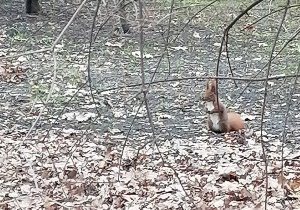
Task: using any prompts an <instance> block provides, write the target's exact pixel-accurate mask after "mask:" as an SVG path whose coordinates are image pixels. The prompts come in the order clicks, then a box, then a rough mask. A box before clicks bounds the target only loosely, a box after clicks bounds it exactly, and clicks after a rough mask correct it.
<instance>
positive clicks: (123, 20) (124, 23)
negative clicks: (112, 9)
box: [119, 0, 130, 34]
mask: <svg viewBox="0 0 300 210" xmlns="http://www.w3.org/2000/svg"><path fill="white" fill-rule="evenodd" d="M125 7H126V4H125V0H121V2H120V3H119V16H120V22H121V26H122V29H123V32H124V34H126V33H130V24H129V23H128V21H127V18H126V8H125Z"/></svg>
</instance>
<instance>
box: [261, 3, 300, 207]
mask: <svg viewBox="0 0 300 210" xmlns="http://www.w3.org/2000/svg"><path fill="white" fill-rule="evenodd" d="M289 4H290V0H287V2H286V8H285V10H284V13H283V16H282V19H281V22H280V24H279V27H278V30H277V33H276V36H275V39H274V43H273V46H272V50H271V52H270V58H269V65H268V69H267V72H266V80H265V85H264V86H265V91H264V101H263V106H262V112H261V124H260V140H261V148H262V152H263V161H264V162H265V173H266V176H265V179H266V186H265V187H266V189H265V210H267V207H268V186H269V183H268V160H267V156H266V151H265V142H264V139H263V134H262V133H263V124H264V116H265V109H266V103H267V93H268V80H269V75H270V70H271V63H272V61H271V60H272V57H273V53H274V51H275V47H276V43H277V41H278V37H279V34H280V32H281V28H282V25H283V22H284V20H285V17H286V14H287V10H288V8H287V7H288V5H289ZM297 76H298V75H297Z"/></svg>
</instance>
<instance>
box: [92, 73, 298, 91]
mask: <svg viewBox="0 0 300 210" xmlns="http://www.w3.org/2000/svg"><path fill="white" fill-rule="evenodd" d="M296 76H297V75H295V74H292V75H284V74H283V75H275V76H271V77H269V81H270V80H279V79H286V78H294V77H296ZM152 77H153V76H152ZM207 79H221V80H240V81H252V82H261V81H265V80H266V78H265V77H262V78H249V77H222V76H221V77H213V76H211V77H183V78H174V79H165V80H156V81H150V82H145V85H149V86H150V85H154V84H159V83H167V82H175V81H187V80H207ZM139 86H142V84H141V83H138V84H129V85H124V86H119V87H112V88H107V89H103V90H96V91H97V93H98V94H99V93H103V92H106V91H113V90H119V89H125V88H132V87H139Z"/></svg>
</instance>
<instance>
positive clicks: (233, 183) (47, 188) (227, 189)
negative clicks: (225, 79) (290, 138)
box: [0, 129, 300, 209]
mask: <svg viewBox="0 0 300 210" xmlns="http://www.w3.org/2000/svg"><path fill="white" fill-rule="evenodd" d="M91 132H92V131H91ZM18 133H19V132H12V133H4V131H1V143H0V153H1V169H0V175H1V187H0V188H1V189H0V192H1V194H0V198H1V203H0V204H1V208H2V209H18V208H21V207H22V208H23V209H27V208H30V209H39V208H45V209H57V208H58V209H61V208H66V209H68V208H70V209H153V208H155V209H253V208H255V209H260V208H262V207H263V205H264V204H263V202H264V199H265V181H264V177H265V173H264V163H263V162H262V161H261V159H262V157H261V156H262V151H261V145H260V143H259V142H257V138H256V137H255V134H253V136H251V137H245V135H243V134H233V133H231V134H227V135H226V136H223V137H218V136H213V134H211V133H210V134H209V133H207V132H204V131H203V134H202V135H201V136H198V137H195V138H191V139H183V138H178V139H175V138H174V139H172V140H166V141H164V142H159V152H158V150H157V149H155V147H153V146H152V145H151V144H150V145H149V146H146V147H145V148H144V149H142V150H141V151H140V153H139V154H137V150H136V147H132V146H130V145H128V146H127V147H126V148H125V150H124V156H123V159H122V161H121V162H120V157H121V151H120V148H121V147H120V146H119V145H117V146H114V145H111V144H108V142H109V141H111V142H116V141H120V142H123V141H124V138H125V136H124V135H123V134H121V133H119V131H118V130H114V131H112V132H111V133H110V134H109V135H108V136H109V137H108V136H106V137H105V138H102V137H97V136H89V137H88V136H85V137H83V136H82V135H81V134H80V131H76V130H71V129H66V130H61V131H56V132H55V134H54V133H53V134H52V135H51V137H50V138H47V139H45V141H46V142H47V143H46V144H44V143H32V142H40V141H37V139H36V140H35V141H34V139H32V140H31V141H28V143H27V142H26V144H24V145H21V144H20V143H21V140H20V138H18V137H17V135H18ZM37 138H38V137H37ZM40 138H41V137H40ZM265 138H266V139H268V140H269V141H273V142H272V144H271V146H270V147H268V157H269V167H268V173H269V188H268V193H267V195H268V204H269V208H268V209H285V208H287V207H286V206H288V207H289V206H293V207H296V206H299V185H300V181H299V168H300V166H299V164H298V161H296V160H297V159H298V158H299V157H300V153H299V147H296V148H294V149H293V150H290V149H285V150H284V157H285V159H286V160H285V161H284V164H285V173H284V176H283V178H282V177H281V176H280V175H279V174H280V173H279V172H280V170H281V168H280V166H281V161H279V160H280V158H281V153H280V151H279V150H278V149H279V148H280V146H281V143H280V142H279V141H278V139H276V138H274V137H272V136H265ZM241 139H242V141H241ZM297 171H298V172H297ZM282 184H283V186H284V188H285V190H283V189H282V187H281V185H282ZM284 191H285V192H286V196H284V194H283V192H284Z"/></svg>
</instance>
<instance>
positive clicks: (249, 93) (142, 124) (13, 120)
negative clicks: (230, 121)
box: [0, 0, 300, 210]
mask: <svg viewBox="0 0 300 210" xmlns="http://www.w3.org/2000/svg"><path fill="white" fill-rule="evenodd" d="M8 2H9V1H8ZM2 6H3V8H4V10H3V12H4V13H5V15H1V16H0V21H1V25H2V26H3V27H1V29H0V30H1V33H0V40H1V44H2V45H1V51H0V56H6V55H10V54H13V53H17V52H23V51H28V50H34V49H41V48H46V47H49V46H50V45H51V43H52V42H53V41H54V40H55V38H56V36H57V35H58V33H59V32H60V31H61V30H62V28H63V27H64V25H65V24H66V23H67V21H68V20H69V18H70V17H71V15H72V14H73V13H74V11H75V9H76V5H69V4H64V5H52V4H49V3H47V2H46V1H43V4H42V7H43V8H44V9H45V11H51V12H52V13H47V14H42V15H40V16H37V17H35V18H34V17H30V18H28V17H25V16H24V14H23V9H24V8H23V1H21V0H19V1H11V2H9V4H3V5H2ZM108 6H111V5H108ZM146 6H147V8H148V9H149V10H148V11H147V12H148V15H149V16H151V17H152V18H153V19H155V18H157V20H160V19H161V18H162V17H164V15H165V14H164V12H166V11H168V9H169V5H166V7H163V8H160V6H161V5H160V4H154V3H153V2H149V4H147V5H146ZM178 6H180V7H183V6H186V5H178ZM202 6H203V5H202V4H200V5H197V6H188V7H183V8H186V9H184V10H181V9H180V7H178V8H179V10H178V11H176V13H175V15H174V19H173V21H172V22H171V37H172V38H174V37H175V36H176V35H177V32H178V31H179V30H180V29H181V27H182V26H183V25H184V24H185V23H186V20H187V17H190V16H191V15H192V14H194V13H195V12H196V9H199V8H201V7H202ZM224 6H226V8H227V10H228V11H231V12H232V13H230V14H227V13H226V14H224V12H223V11H224V8H223V7H224ZM240 6H241V7H243V6H245V5H244V2H243V1H241V2H240V1H237V2H236V4H232V3H230V1H223V2H221V3H220V4H219V5H215V6H214V7H212V8H211V9H209V10H207V11H205V12H203V13H200V14H199V15H198V16H197V18H195V19H194V20H193V21H191V22H190V24H189V25H188V26H187V27H186V28H185V30H184V31H183V32H182V34H181V36H179V38H178V40H177V41H176V42H175V43H172V44H171V45H170V47H169V59H170V63H168V60H167V59H163V61H162V62H161V66H160V68H159V69H158V71H157V72H156V74H155V80H165V79H176V78H182V77H193V76H197V77H201V76H211V75H214V71H215V66H216V57H217V53H218V50H219V46H220V40H221V36H222V32H223V29H224V28H222V27H221V26H222V25H223V23H224V22H230V21H232V20H233V18H234V17H235V15H236V14H238V13H239V12H240V8H239V7H240ZM263 6H264V5H262V9H261V10H260V9H258V10H254V12H253V13H250V15H249V16H246V18H243V19H242V20H241V21H240V22H239V23H238V25H237V26H236V27H235V28H233V30H232V32H231V33H232V34H231V36H230V45H229V49H230V51H229V56H230V59H231V65H232V67H233V69H234V74H235V76H253V74H256V73H257V72H259V70H260V68H261V67H262V66H263V65H264V64H265V63H266V62H267V61H268V53H267V52H268V49H269V48H270V46H271V45H272V38H273V37H274V34H275V33H276V27H275V26H273V25H272V24H273V23H277V22H278V21H279V18H278V17H277V16H275V17H274V16H271V17H270V18H269V19H267V20H266V19H265V20H264V21H262V22H261V23H259V24H256V25H254V26H253V27H252V26H251V27H247V30H242V29H243V28H244V27H245V26H247V24H248V23H251V22H253V21H254V20H255V18H256V17H259V15H260V13H264V12H266V9H265V7H263ZM275 6H276V5H275ZM157 7H159V8H157ZM95 8H96V6H95V2H92V1H91V2H89V3H88V4H87V6H86V7H85V8H84V10H83V12H82V13H80V15H79V17H78V18H77V19H76V20H75V21H74V23H73V24H72V25H71V27H70V28H69V30H68V31H67V32H66V34H65V37H64V38H63V41H62V42H61V43H60V44H59V45H58V46H57V47H56V52H57V57H56V59H57V63H58V70H57V78H56V81H55V86H54V92H53V95H52V98H51V100H50V101H49V102H48V104H45V103H44V101H45V99H46V96H47V94H48V93H49V87H50V86H51V83H52V77H53V69H54V64H53V57H52V55H51V54H50V53H48V52H45V53H42V54H33V55H24V56H20V57H18V58H17V59H12V60H9V61H8V62H3V63H1V65H0V66H1V67H0V76H1V80H0V106H1V109H0V115H1V118H0V208H1V209H51V210H53V209H262V208H264V200H265V196H266V195H267V196H268V200H267V201H268V209H288V208H290V209H297V208H298V207H299V206H300V203H299V185H300V180H299V178H300V177H299V176H300V172H299V171H300V170H299V168H300V165H299V159H300V153H299V151H300V150H299V139H300V137H299V136H300V132H299V128H300V121H299V117H300V115H299V107H300V106H299V88H298V87H297V88H296V91H295V94H294V95H293V98H292V105H291V109H290V112H289V118H288V121H287V125H286V127H287V128H288V129H287V135H286V136H285V137H286V144H285V145H283V146H284V150H283V158H284V161H283V164H284V173H283V176H281V148H282V140H283V136H282V130H283V127H284V126H285V125H284V117H285V114H286V109H287V106H288V104H287V98H288V97H289V94H290V89H291V84H292V83H293V80H291V79H285V80H278V81H270V82H269V83H268V88H269V93H268V103H267V107H266V113H265V123H264V132H263V139H264V141H265V142H266V154H267V159H268V177H269V180H268V184H269V188H268V190H267V194H266V193H265V184H266V183H265V175H266V174H265V168H264V162H263V158H262V149H261V144H260V115H261V106H262V100H263V93H264V87H263V83H262V82H261V83H253V84H251V85H250V86H249V88H248V89H247V90H246V91H245V92H244V94H243V95H242V96H239V93H240V92H241V90H242V89H243V88H244V87H245V85H246V82H238V87H235V86H234V85H233V83H232V82H231V81H220V86H219V90H220V97H221V99H222V100H223V102H224V103H225V104H226V105H227V107H228V108H229V109H230V110H233V111H239V112H241V113H242V115H243V117H246V118H249V119H251V120H252V121H250V122H249V121H247V122H246V125H247V128H246V129H245V130H244V131H243V132H241V133H230V134H226V135H225V136H224V135H215V134H213V133H210V132H208V131H207V129H206V114H205V113H204V109H203V107H204V106H203V102H202V101H201V96H202V95H203V92H204V88H205V81H202V80H195V79H194V80H184V81H172V82H160V83H157V84H154V85H151V86H150V88H149V93H148V100H149V105H150V112H151V115H152V117H153V122H154V129H155V134H156V136H155V137H156V138H155V139H156V140H157V141H156V142H157V146H156V145H154V144H153V142H152V137H153V134H152V132H151V127H150V125H149V123H148V118H147V112H146V109H145V107H144V106H142V108H141V109H139V106H140V105H141V103H142V101H143V97H142V94H139V95H138V93H139V91H140V87H125V88H117V87H120V86H126V85H130V84H137V83H139V82H140V63H139V58H138V55H139V51H138V49H139V46H138V42H137V39H136V37H138V31H136V32H133V33H132V34H131V35H127V36H124V37H122V35H121V36H116V37H115V36H111V33H112V32H113V30H114V28H115V27H119V25H118V19H113V18H112V21H111V22H109V24H107V25H105V26H104V27H103V28H102V29H101V30H100V33H99V34H100V35H99V38H98V40H97V42H96V43H94V45H93V48H92V53H91V56H92V60H91V76H92V86H93V94H94V95H93V98H92V97H91V92H90V89H89V87H88V86H87V85H84V84H85V83H86V74H87V72H86V60H87V57H88V48H87V47H88V42H87V40H88V38H89V33H87V31H89V28H90V25H91V19H92V17H93V11H94V9H95ZM101 9H102V10H101V12H100V13H101V15H102V16H101V15H100V16H99V20H98V22H97V26H99V25H100V23H102V21H103V20H105V19H106V18H107V16H105V15H107V14H109V13H107V10H108V9H109V8H108V9H107V8H105V7H101ZM131 9H133V10H134V8H131ZM271 9H274V8H271ZM290 11H291V12H290V13H289V15H290V17H293V14H294V13H295V14H299V13H297V11H295V10H290ZM134 12H135V11H133V12H132V14H135V13H134ZM215 12H216V13H218V15H215V16H212V15H211V14H212V13H215ZM133 16H134V15H133ZM275 20H276V21H277V22H276V21H275ZM113 21H115V22H113ZM294 22H295V23H297V19H293V18H290V19H289V23H290V24H286V25H285V28H286V30H285V31H284V32H282V33H281V37H280V41H279V46H282V44H283V42H284V40H286V39H287V38H289V37H290V35H291V33H292V32H293V30H294V29H295V26H297V24H294ZM49 23H50V24H49ZM150 23H151V21H150ZM134 24H136V23H134ZM134 24H133V26H134ZM293 24H294V25H293ZM166 28H167V22H163V23H162V24H159V25H157V26H156V28H155V29H153V28H152V26H151V27H150V26H149V28H148V29H147V27H146V29H145V43H144V50H145V55H146V56H145V61H144V62H145V70H146V81H149V80H150V78H151V77H152V75H153V73H154V72H155V68H156V65H157V62H158V60H159V58H160V55H161V54H162V49H164V42H163V39H162V38H161V34H163V33H165V31H166ZM266 28H267V29H268V30H265V29H266ZM262 32H263V33H262ZM31 34H35V36H33V37H31ZM297 47H298V45H297V42H291V43H290V45H289V48H288V49H287V50H286V51H285V53H283V54H282V55H281V56H279V58H278V59H277V60H275V61H274V62H275V63H274V64H273V66H272V74H273V75H278V74H282V73H285V74H286V75H288V74H292V73H295V70H296V68H295V63H297V56H298V55H299V51H297ZM169 64H170V69H169V68H168V65H169ZM264 73H265V72H264V71H262V72H261V74H259V77H263V76H264ZM220 75H221V76H228V75H230V74H229V69H228V65H227V64H226V53H224V52H223V53H222V56H221V71H220ZM107 89H112V90H109V91H108V90H107ZM42 108H45V109H42ZM138 110H139V111H138ZM39 114H41V118H40V120H39V121H38V123H37V124H36V126H35V127H34V129H33V130H32V131H31V133H30V135H28V137H27V138H26V139H25V136H26V134H27V133H28V131H29V129H30V127H31V125H32V123H33V122H34V120H35V119H36V118H37V116H38V115H39ZM134 116H136V119H135V123H134V124H133V125H132V127H131V122H132V120H133V118H134ZM129 131H130V132H129ZM128 132H129V133H128ZM127 135H128V141H127V142H126V139H127V138H126V136H127ZM149 141H150V143H149ZM146 143H148V144H147V145H146V146H145V147H144V148H142V149H141V150H139V148H140V147H142V146H144V145H145V144H146ZM124 145H125V147H124V151H122V149H123V146H124ZM138 151H139V152H138ZM122 154H123V156H122ZM121 157H122V159H121Z"/></svg>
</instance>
